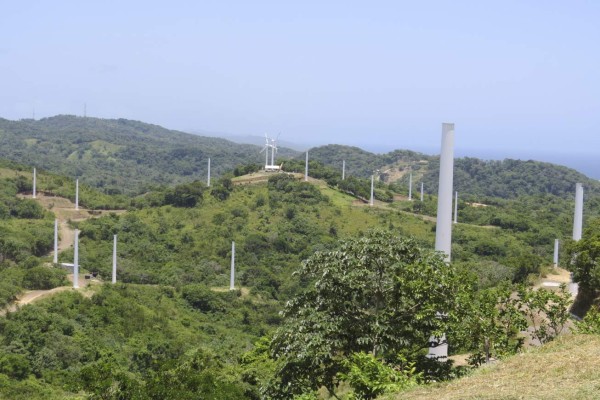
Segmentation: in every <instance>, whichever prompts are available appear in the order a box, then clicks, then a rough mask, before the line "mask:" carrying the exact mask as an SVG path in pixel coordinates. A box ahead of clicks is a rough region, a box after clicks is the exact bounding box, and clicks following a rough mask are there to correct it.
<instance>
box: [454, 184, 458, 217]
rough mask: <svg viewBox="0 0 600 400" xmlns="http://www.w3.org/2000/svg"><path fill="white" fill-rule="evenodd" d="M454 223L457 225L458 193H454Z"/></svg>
mask: <svg viewBox="0 0 600 400" xmlns="http://www.w3.org/2000/svg"><path fill="white" fill-rule="evenodd" d="M454 223H455V224H457V223H458V192H454Z"/></svg>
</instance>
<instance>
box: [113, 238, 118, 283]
mask: <svg viewBox="0 0 600 400" xmlns="http://www.w3.org/2000/svg"><path fill="white" fill-rule="evenodd" d="M112 283H117V235H114V236H113V259H112Z"/></svg>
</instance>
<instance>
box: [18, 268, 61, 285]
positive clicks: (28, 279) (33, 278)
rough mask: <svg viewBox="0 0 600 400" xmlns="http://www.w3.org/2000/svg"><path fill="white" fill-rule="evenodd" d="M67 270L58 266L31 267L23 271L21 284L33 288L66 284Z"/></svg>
mask: <svg viewBox="0 0 600 400" xmlns="http://www.w3.org/2000/svg"><path fill="white" fill-rule="evenodd" d="M66 275H67V272H66V271H65V270H63V269H59V268H48V267H33V268H30V269H28V270H27V272H25V276H23V286H24V287H25V288H27V289H33V290H48V289H52V288H55V287H57V286H63V285H66V284H67V279H66Z"/></svg>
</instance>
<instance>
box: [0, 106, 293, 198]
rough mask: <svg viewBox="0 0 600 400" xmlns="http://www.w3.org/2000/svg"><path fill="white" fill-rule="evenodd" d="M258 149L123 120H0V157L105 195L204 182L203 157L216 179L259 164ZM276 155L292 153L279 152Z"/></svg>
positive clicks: (204, 167)
mask: <svg viewBox="0 0 600 400" xmlns="http://www.w3.org/2000/svg"><path fill="white" fill-rule="evenodd" d="M260 150H261V149H260V147H258V146H253V145H241V144H235V143H233V142H229V141H227V140H225V139H218V138H209V137H201V136H197V135H192V134H187V133H183V132H178V131H173V130H168V129H165V128H162V127H160V126H157V125H151V124H146V123H143V122H139V121H131V120H126V119H100V118H91V117H86V118H82V117H75V116H68V115H59V116H56V117H51V118H44V119H41V120H20V121H9V120H6V119H0V157H1V158H7V159H10V160H13V161H17V162H20V163H23V164H27V165H32V166H36V167H38V168H40V169H45V170H48V171H51V172H54V173H57V174H60V175H64V176H69V177H72V178H73V177H79V178H80V179H81V181H82V183H85V184H87V185H89V186H91V187H96V188H99V189H101V190H102V191H104V192H106V193H127V194H132V193H141V192H143V191H145V190H146V189H147V188H148V187H150V186H156V185H172V184H174V183H180V182H189V181H193V180H195V179H202V180H206V176H207V162H208V158H211V160H212V165H211V173H212V174H213V175H214V176H215V177H217V176H219V175H221V174H223V173H224V172H226V171H232V170H233V168H234V167H235V166H236V165H238V164H241V163H250V162H255V163H263V162H264V158H263V156H262V155H261V154H259V152H260ZM280 154H281V155H288V156H289V155H292V154H295V153H294V152H293V151H291V150H286V149H280Z"/></svg>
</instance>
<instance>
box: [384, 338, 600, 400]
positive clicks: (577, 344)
mask: <svg viewBox="0 0 600 400" xmlns="http://www.w3.org/2000/svg"><path fill="white" fill-rule="evenodd" d="M598 360H600V337H598V336H595V335H568V336H562V337H560V338H558V339H557V340H556V341H554V342H551V343H549V344H547V345H545V346H542V347H538V348H533V349H531V350H529V351H527V352H525V353H523V354H517V355H515V356H512V357H510V358H508V359H506V360H504V361H501V362H499V363H498V364H496V365H492V366H489V367H485V368H481V369H479V370H476V371H475V372H474V373H473V374H472V375H470V376H467V377H465V378H461V379H458V380H455V381H452V382H450V383H445V384H439V385H432V386H420V387H417V388H415V389H413V390H410V391H408V392H404V393H402V394H399V395H389V396H384V397H382V399H385V400H395V399H403V400H404V399H412V400H417V399H423V400H424V399H447V400H451V399H457V400H458V399H461V400H463V399H557V400H558V399H594V398H598V388H599V387H600V366H599V365H598Z"/></svg>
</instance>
